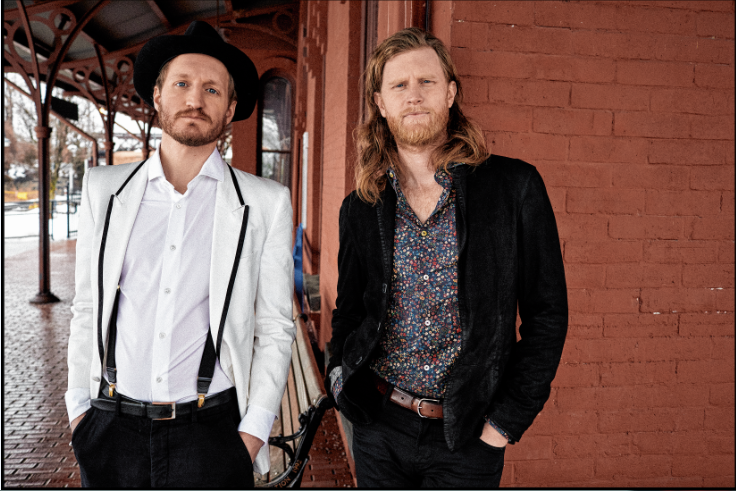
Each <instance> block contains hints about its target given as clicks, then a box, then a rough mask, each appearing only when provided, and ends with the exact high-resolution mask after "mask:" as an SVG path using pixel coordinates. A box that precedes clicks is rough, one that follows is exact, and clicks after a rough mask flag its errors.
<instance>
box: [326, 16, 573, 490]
mask: <svg viewBox="0 0 736 491" xmlns="http://www.w3.org/2000/svg"><path fill="white" fill-rule="evenodd" d="M365 96H366V100H367V103H368V104H367V105H368V111H367V119H366V123H365V124H364V125H363V126H361V127H360V128H359V129H358V130H357V131H356V143H357V146H358V162H357V165H356V184H357V189H356V191H355V192H353V193H351V194H350V195H349V196H348V197H347V198H345V201H344V202H343V204H342V207H341V209H340V252H339V256H338V268H339V278H338V284H337V293H338V295H337V301H336V307H337V308H336V309H335V311H334V313H333V318H332V342H331V346H332V357H331V359H330V363H329V365H328V367H327V371H326V373H327V377H326V380H325V384H326V387H327V389H328V392H329V393H331V394H332V396H333V397H334V399H335V401H336V404H337V407H338V408H339V409H340V411H342V413H343V414H344V415H345V417H346V418H348V419H349V420H350V421H351V422H352V423H353V453H354V456H355V464H356V472H357V479H358V485H359V486H361V487H392V488H399V487H400V488H406V487H420V486H421V487H438V488H447V487H466V486H467V487H483V488H490V487H498V485H499V483H500V480H501V474H502V471H503V463H504V451H505V447H506V445H507V443H515V442H517V441H518V440H519V439H520V438H521V436H522V434H523V433H524V431H526V429H527V428H529V426H530V425H531V424H532V421H533V420H534V418H535V417H536V415H537V414H538V413H539V411H541V409H542V407H543V406H544V403H545V402H546V400H547V399H548V397H549V393H550V383H551V381H552V379H553V378H554V376H555V372H556V370H557V366H558V364H559V361H560V356H561V354H562V347H563V344H564V340H565V334H566V331H567V290H566V285H565V274H564V269H563V264H562V255H561V253H560V247H559V239H558V235H557V226H556V223H555V218H554V214H553V212H552V206H551V205H550V201H549V198H548V196H547V192H546V190H545V187H544V183H543V182H542V178H541V177H540V175H539V173H538V172H537V171H536V169H535V168H534V167H533V166H531V165H529V164H527V163H525V162H521V161H519V160H514V159H510V158H506V157H500V156H496V155H490V156H489V155H488V152H487V150H486V145H485V141H484V137H483V133H482V132H481V131H480V129H478V128H477V127H476V126H475V125H474V124H473V123H472V122H471V121H469V120H468V119H467V118H466V117H465V116H464V115H463V112H462V110H461V108H460V103H461V101H462V89H461V84H460V80H459V78H458V75H457V71H456V69H455V66H454V64H453V62H452V59H451V58H450V54H449V52H448V50H447V48H446V47H445V46H444V45H443V44H442V42H441V41H440V40H439V39H437V38H435V37H434V36H432V35H431V34H429V33H428V32H426V31H423V30H421V29H417V28H409V29H404V30H403V31H400V32H398V33H396V34H395V35H393V36H391V37H390V38H388V39H386V40H385V41H384V42H383V43H382V44H381V45H380V46H378V47H377V48H376V50H375V51H374V52H373V55H372V57H371V59H370V60H369V62H368V65H367V68H366V73H365ZM517 307H518V313H519V316H520V317H521V320H522V324H521V326H520V327H519V334H520V339H519V340H518V341H517V335H516V329H515V326H516V314H517Z"/></svg>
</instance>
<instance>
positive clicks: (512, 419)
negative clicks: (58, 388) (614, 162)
mask: <svg viewBox="0 0 736 491" xmlns="http://www.w3.org/2000/svg"><path fill="white" fill-rule="evenodd" d="M452 174H453V187H454V188H455V189H456V197H457V198H456V199H457V202H456V214H457V217H456V222H457V232H458V235H457V237H458V251H459V260H458V305H459V310H460V322H461V328H462V347H461V351H460V355H459V357H458V358H457V360H456V362H455V365H454V366H453V367H452V371H451V373H450V377H449V380H448V383H447V388H446V393H445V399H444V402H443V411H444V418H445V419H444V422H445V425H444V427H445V438H446V440H447V444H448V446H449V448H450V449H451V450H454V449H456V448H459V447H460V446H462V445H464V444H465V443H467V442H468V441H470V439H472V438H477V437H478V436H480V433H481V431H482V428H483V422H484V419H483V418H484V416H485V415H488V416H489V417H490V418H491V419H493V420H494V422H495V423H497V424H498V425H499V426H500V427H501V428H503V429H504V430H505V431H506V432H507V433H508V434H509V436H510V437H511V438H512V441H517V440H519V439H520V438H521V435H522V434H523V433H524V431H526V429H527V428H529V426H530V425H531V424H532V421H533V420H534V418H535V417H536V415H537V414H538V413H539V411H541V410H542V407H543V406H544V403H545V402H546V401H547V399H548V398H549V393H550V383H551V381H552V379H553V378H554V376H555V372H556V371H557V366H558V364H559V362H560V356H561V355H562V347H563V344H564V342H565V335H566V333H567V288H566V285H565V272H564V269H563V265H562V255H561V253H560V243H559V238H558V235H557V225H556V223H555V217H554V214H553V212H552V206H551V204H550V201H549V198H548V196H547V191H546V189H545V187H544V183H543V182H542V177H541V176H540V175H539V173H538V172H537V170H536V169H535V168H534V167H533V166H531V165H529V164H527V163H525V162H522V161H520V160H514V159H509V158H506V157H499V156H496V155H492V156H491V157H489V159H488V160H487V161H486V162H484V163H483V164H481V165H480V166H477V167H471V166H468V165H458V166H456V167H455V168H454V169H453V170H452ZM395 212H396V193H395V191H394V190H393V188H392V186H390V185H386V188H385V190H384V191H383V194H382V196H381V201H379V202H378V204H376V205H375V206H373V205H369V204H367V203H365V202H364V201H362V200H360V199H359V198H358V196H357V194H356V193H355V192H353V193H351V194H350V195H349V196H348V197H347V198H345V200H344V201H343V203H342V207H341V208H340V252H339V255H338V268H339V277H338V281H337V300H336V307H337V308H336V309H335V310H334V312H333V317H332V341H331V347H332V358H331V359H330V363H329V366H328V367H327V370H326V373H327V374H328V378H327V380H326V381H325V383H326V385H327V392H328V393H329V394H331V393H332V392H331V390H330V388H329V373H330V371H331V370H332V368H334V367H336V366H339V365H342V376H343V390H342V392H341V393H340V395H339V397H338V401H337V402H338V407H339V409H340V410H341V411H342V412H343V414H344V415H345V417H347V418H348V419H349V420H350V421H351V422H353V423H354V424H366V423H370V422H371V421H372V414H375V411H376V410H377V403H376V399H375V397H373V398H369V397H366V394H367V391H366V387H367V384H371V383H372V382H371V378H370V375H369V372H370V370H369V369H368V368H367V364H368V361H369V359H370V358H371V356H372V355H373V353H374V351H375V348H376V346H377V344H378V341H379V337H380V336H381V334H382V332H383V328H384V323H385V322H386V312H387V309H388V304H389V301H390V294H391V291H390V289H391V272H392V270H393V246H394V221H395V219H394V217H395ZM517 303H518V312H519V316H520V317H521V321H522V324H521V327H520V328H519V333H520V337H521V339H520V340H519V341H517V336H516V312H517Z"/></svg>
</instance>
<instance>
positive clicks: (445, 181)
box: [386, 162, 459, 194]
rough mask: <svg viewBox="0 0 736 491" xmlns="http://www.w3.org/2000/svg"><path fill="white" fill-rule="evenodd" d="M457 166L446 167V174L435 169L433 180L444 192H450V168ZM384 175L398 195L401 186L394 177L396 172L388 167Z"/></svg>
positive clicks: (441, 170) (452, 164)
mask: <svg viewBox="0 0 736 491" xmlns="http://www.w3.org/2000/svg"><path fill="white" fill-rule="evenodd" d="M457 165H459V164H456V163H454V162H453V163H451V164H450V165H448V166H447V170H448V172H445V171H444V169H437V171H436V172H435V173H434V180H435V181H436V182H437V184H439V185H441V186H442V187H443V188H445V190H450V189H451V188H452V176H451V175H450V172H452V168H453V167H455V166H457ZM386 175H387V176H388V181H389V182H390V183H391V186H393V188H394V191H396V193H397V194H398V192H399V189H400V188H401V186H400V185H399V178H398V176H397V175H396V172H395V171H394V170H393V168H391V167H389V168H388V169H386Z"/></svg>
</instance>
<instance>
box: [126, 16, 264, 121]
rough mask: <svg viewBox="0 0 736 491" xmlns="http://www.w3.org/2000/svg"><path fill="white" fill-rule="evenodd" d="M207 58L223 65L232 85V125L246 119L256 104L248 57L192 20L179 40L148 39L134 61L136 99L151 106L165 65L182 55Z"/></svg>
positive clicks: (255, 85) (255, 74)
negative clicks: (233, 122) (233, 104)
mask: <svg viewBox="0 0 736 491" xmlns="http://www.w3.org/2000/svg"><path fill="white" fill-rule="evenodd" d="M190 53H195V54H203V55H207V56H211V57H213V58H215V59H217V60H219V61H221V62H222V64H223V65H225V68H227V71H228V72H230V75H232V77H233V81H234V82H235V91H236V92H237V94H238V104H237V105H236V106H235V115H234V116H233V121H241V120H243V119H247V118H248V117H249V116H250V115H251V113H253V108H254V107H255V106H256V101H257V100H258V72H257V71H256V67H255V65H254V64H253V62H252V61H251V60H250V58H248V55H246V54H245V53H243V52H242V51H240V50H239V49H238V48H236V47H235V46H233V45H232V44H228V43H226V42H225V41H223V39H222V38H221V37H220V35H219V34H218V33H217V31H216V30H215V29H214V27H212V26H210V25H209V24H207V23H206V22H202V21H199V20H195V21H194V22H192V23H191V24H190V25H189V28H188V29H187V30H186V32H185V33H184V35H183V36H177V35H168V36H159V37H156V38H153V39H151V40H150V41H148V42H147V43H146V45H145V46H143V49H141V51H140V52H139V53H138V56H137V57H136V59H135V68H134V72H133V84H134V85H135V90H136V92H138V95H139V96H141V98H142V99H143V100H144V101H146V103H147V104H148V105H149V106H151V107H154V106H153V87H154V85H155V84H156V79H157V78H158V74H159V72H160V71H161V68H162V67H163V66H164V65H165V64H166V62H168V61H170V60H172V59H173V58H176V57H177V56H179V55H184V54H190Z"/></svg>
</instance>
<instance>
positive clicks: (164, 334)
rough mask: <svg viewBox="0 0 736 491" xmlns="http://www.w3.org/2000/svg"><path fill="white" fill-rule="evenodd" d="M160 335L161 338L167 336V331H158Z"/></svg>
mask: <svg viewBox="0 0 736 491" xmlns="http://www.w3.org/2000/svg"><path fill="white" fill-rule="evenodd" d="M158 337H159V338H161V339H163V338H165V337H166V333H165V332H160V333H158Z"/></svg>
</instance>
